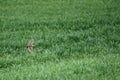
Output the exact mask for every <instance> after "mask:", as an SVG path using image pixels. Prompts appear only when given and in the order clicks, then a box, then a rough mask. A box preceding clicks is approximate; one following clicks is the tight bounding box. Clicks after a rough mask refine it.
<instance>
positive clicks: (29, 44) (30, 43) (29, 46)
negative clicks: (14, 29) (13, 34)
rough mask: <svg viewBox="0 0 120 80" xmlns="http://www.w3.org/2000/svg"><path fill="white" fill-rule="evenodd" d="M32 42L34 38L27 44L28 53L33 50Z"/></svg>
mask: <svg viewBox="0 0 120 80" xmlns="http://www.w3.org/2000/svg"><path fill="white" fill-rule="evenodd" d="M33 43H34V39H31V40H30V41H29V43H28V45H27V48H28V51H29V52H30V53H31V52H33Z"/></svg>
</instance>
